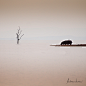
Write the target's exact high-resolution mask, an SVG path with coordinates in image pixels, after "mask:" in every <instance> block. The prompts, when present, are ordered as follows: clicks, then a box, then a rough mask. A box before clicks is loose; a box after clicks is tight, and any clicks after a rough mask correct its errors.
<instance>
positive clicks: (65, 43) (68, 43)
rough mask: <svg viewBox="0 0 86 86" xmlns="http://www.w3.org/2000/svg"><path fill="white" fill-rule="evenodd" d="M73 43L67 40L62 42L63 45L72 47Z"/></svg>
mask: <svg viewBox="0 0 86 86" xmlns="http://www.w3.org/2000/svg"><path fill="white" fill-rule="evenodd" d="M71 44H72V41H71V40H65V41H62V42H61V45H71Z"/></svg>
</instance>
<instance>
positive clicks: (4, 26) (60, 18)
mask: <svg viewBox="0 0 86 86" xmlns="http://www.w3.org/2000/svg"><path fill="white" fill-rule="evenodd" d="M18 26H20V27H21V30H22V31H23V32H22V34H23V33H24V34H25V35H24V38H29V37H46V36H65V35H72V36H84V37H86V0H0V38H15V37H16V32H17V29H18Z"/></svg>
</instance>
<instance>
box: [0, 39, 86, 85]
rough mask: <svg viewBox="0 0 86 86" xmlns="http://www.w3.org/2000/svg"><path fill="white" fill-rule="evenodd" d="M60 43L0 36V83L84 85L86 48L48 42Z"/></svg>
mask: <svg viewBox="0 0 86 86" xmlns="http://www.w3.org/2000/svg"><path fill="white" fill-rule="evenodd" d="M78 42H79V43H86V42H85V41H83V42H82V41H75V43H78ZM59 43H60V40H21V41H20V44H19V45H17V44H16V40H0V86H86V48H85V47H54V46H50V45H51V44H59ZM68 78H69V79H70V80H71V81H76V79H77V81H82V83H67V80H68Z"/></svg>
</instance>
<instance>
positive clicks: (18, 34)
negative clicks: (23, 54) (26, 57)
mask: <svg viewBox="0 0 86 86" xmlns="http://www.w3.org/2000/svg"><path fill="white" fill-rule="evenodd" d="M21 32H22V30H20V27H19V29H18V33H16V35H17V37H16V38H17V44H19V41H20V39H21V37H22V36H23V35H24V34H23V35H21ZM20 35H21V36H20Z"/></svg>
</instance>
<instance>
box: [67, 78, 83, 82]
mask: <svg viewBox="0 0 86 86" xmlns="http://www.w3.org/2000/svg"><path fill="white" fill-rule="evenodd" d="M67 83H82V81H77V79H76V81H71V80H69V78H68V80H67Z"/></svg>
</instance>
